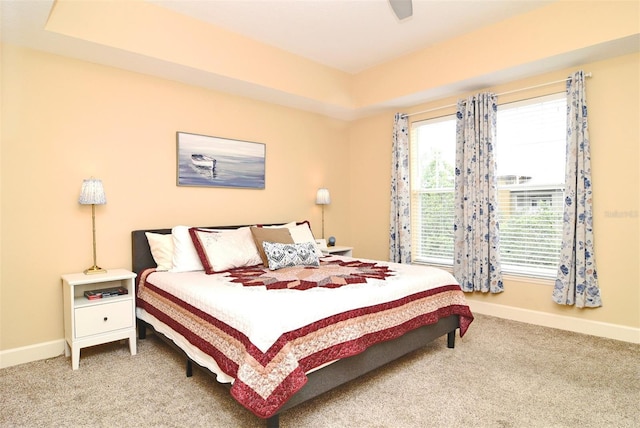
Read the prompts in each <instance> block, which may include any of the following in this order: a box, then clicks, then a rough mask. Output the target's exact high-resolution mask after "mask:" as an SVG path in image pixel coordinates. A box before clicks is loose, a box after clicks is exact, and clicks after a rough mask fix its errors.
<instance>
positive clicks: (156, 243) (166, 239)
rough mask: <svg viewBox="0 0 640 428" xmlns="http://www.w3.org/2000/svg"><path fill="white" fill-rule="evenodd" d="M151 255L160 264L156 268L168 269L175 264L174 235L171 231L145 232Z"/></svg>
mask: <svg viewBox="0 0 640 428" xmlns="http://www.w3.org/2000/svg"><path fill="white" fill-rule="evenodd" d="M145 235H146V236H147V241H148V242H149V248H150V249H151V255H152V256H153V260H155V262H156V265H157V266H158V267H157V268H156V270H159V271H166V270H169V269H171V267H172V266H173V236H172V235H171V234H170V233H167V234H161V233H151V232H145Z"/></svg>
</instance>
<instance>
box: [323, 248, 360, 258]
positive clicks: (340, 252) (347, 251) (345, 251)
mask: <svg viewBox="0 0 640 428" xmlns="http://www.w3.org/2000/svg"><path fill="white" fill-rule="evenodd" d="M322 253H323V254H324V255H328V254H332V255H334V256H345V257H353V247H344V246H342V245H335V246H333V247H327V248H323V249H322Z"/></svg>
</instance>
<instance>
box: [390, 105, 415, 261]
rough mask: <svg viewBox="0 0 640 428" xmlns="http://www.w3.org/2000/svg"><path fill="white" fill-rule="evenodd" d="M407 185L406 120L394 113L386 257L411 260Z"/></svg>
mask: <svg viewBox="0 0 640 428" xmlns="http://www.w3.org/2000/svg"><path fill="white" fill-rule="evenodd" d="M410 200H411V195H410V187H409V121H408V120H407V116H406V115H404V114H401V113H396V116H395V119H394V122H393V153H392V157H391V218H390V228H389V260H390V261H392V262H396V263H411V208H410V206H411V205H410Z"/></svg>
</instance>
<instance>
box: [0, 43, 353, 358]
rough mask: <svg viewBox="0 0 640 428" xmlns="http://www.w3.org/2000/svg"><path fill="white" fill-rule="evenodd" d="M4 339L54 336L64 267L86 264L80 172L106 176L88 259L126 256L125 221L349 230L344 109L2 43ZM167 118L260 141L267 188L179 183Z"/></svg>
mask: <svg viewBox="0 0 640 428" xmlns="http://www.w3.org/2000/svg"><path fill="white" fill-rule="evenodd" d="M2 55H3V70H2V72H3V75H2V85H3V86H2V90H3V93H2V95H3V99H2V102H3V116H2V263H1V265H2V285H1V287H2V288H1V290H2V291H1V293H2V294H1V301H0V317H1V318H0V323H1V333H2V337H1V339H2V342H1V344H0V348H1V349H3V350H6V349H11V348H16V347H22V346H27V345H33V344H37V343H41V342H46V341H53V340H57V339H61V338H62V337H63V325H62V294H61V291H62V288H61V284H60V275H61V274H64V273H69V272H78V271H82V270H83V269H84V268H87V267H89V266H91V264H92V250H91V209H90V208H89V207H87V206H81V205H79V204H78V202H77V199H78V196H79V191H80V185H81V183H82V179H83V178H88V177H90V176H95V177H98V178H100V179H102V180H103V183H104V186H105V191H106V194H107V204H106V205H103V206H98V207H96V228H97V241H98V244H97V246H98V265H100V266H102V267H105V268H115V267H125V268H128V267H130V266H131V250H130V248H131V245H130V232H131V230H134V229H136V228H148V227H171V226H173V225H175V224H191V225H222V224H248V223H267V222H279V221H282V222H287V221H292V220H300V219H309V220H310V221H311V224H312V227H313V228H314V230H315V231H316V233H318V234H320V224H321V214H320V213H321V211H320V208H319V207H318V206H316V205H315V192H316V190H317V188H318V187H322V186H326V187H328V188H330V189H331V192H332V197H333V201H332V204H331V205H330V206H328V207H327V210H326V214H325V216H326V232H327V234H329V233H331V234H334V235H336V236H337V237H339V239H340V241H343V242H348V241H350V238H351V237H350V232H349V230H348V229H347V228H346V222H345V221H339V219H341V218H346V216H347V213H348V210H349V188H348V186H346V185H345V183H347V180H348V171H349V154H348V152H347V150H346V147H347V129H348V128H347V126H348V124H347V123H346V122H342V121H337V120H333V119H328V118H326V117H323V116H320V115H315V114H310V113H305V112H301V111H296V110H292V109H287V108H282V107H278V106H274V105H269V104H265V103H261V102H256V101H252V100H248V99H243V98H239V97H233V96H227V95H223V94H220V93H216V92H212V91H207V90H203V89H201V88H196V87H191V86H187V85H183V84H179V83H174V82H171V81H167V80H162V79H157V78H152V77H149V76H144V75H141V74H136V73H131V72H126V71H122V70H118V69H113V68H108V67H103V66H99V65H95V64H90V63H86V62H81V61H76V60H72V59H66V58H63V57H60V56H54V55H49V54H45V53H41V52H36V51H30V50H25V49H19V48H15V47H11V46H3V52H2ZM176 131H186V132H193V133H201V134H206V135H215V136H219V137H227V138H234V139H244V140H248V141H256V142H260V143H265V144H266V147H267V153H266V166H267V170H266V189H264V190H250V189H221V188H195V187H177V186H176V184H175V182H176V177H175V174H176V166H175V164H176V158H175V152H176V141H175V133H176Z"/></svg>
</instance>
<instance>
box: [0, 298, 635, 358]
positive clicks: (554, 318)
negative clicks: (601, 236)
mask: <svg viewBox="0 0 640 428" xmlns="http://www.w3.org/2000/svg"><path fill="white" fill-rule="evenodd" d="M467 303H468V304H469V307H470V308H471V311H472V312H477V313H479V314H484V315H490V316H494V317H498V318H505V319H508V320H513V321H519V322H524V323H528V324H534V325H540V326H543V327H551V328H557V329H560V330H567V331H572V332H575V333H583V334H589V335H592V336H598V337H605V338H608V339H615V340H621V341H623V342H631V343H640V329H638V328H633V327H627V326H622V325H618V324H610V323H604V322H599V321H591V320H584V319H579V318H573V317H567V316H563V315H555V314H549V313H546V312H538V311H532V310H529V309H521V308H514V307H512V306H504V305H496V304H495V303H485V302H478V301H476V300H471V299H468V300H467ZM62 354H64V339H60V340H54V341H51V342H44V343H38V344H35V345H29V346H23V347H21V348H15V349H8V350H6V351H0V369H3V368H5V367H11V366H16V365H18V364H24V363H29V362H31V361H38V360H45V359H47V358H53V357H57V356H59V355H62Z"/></svg>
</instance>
